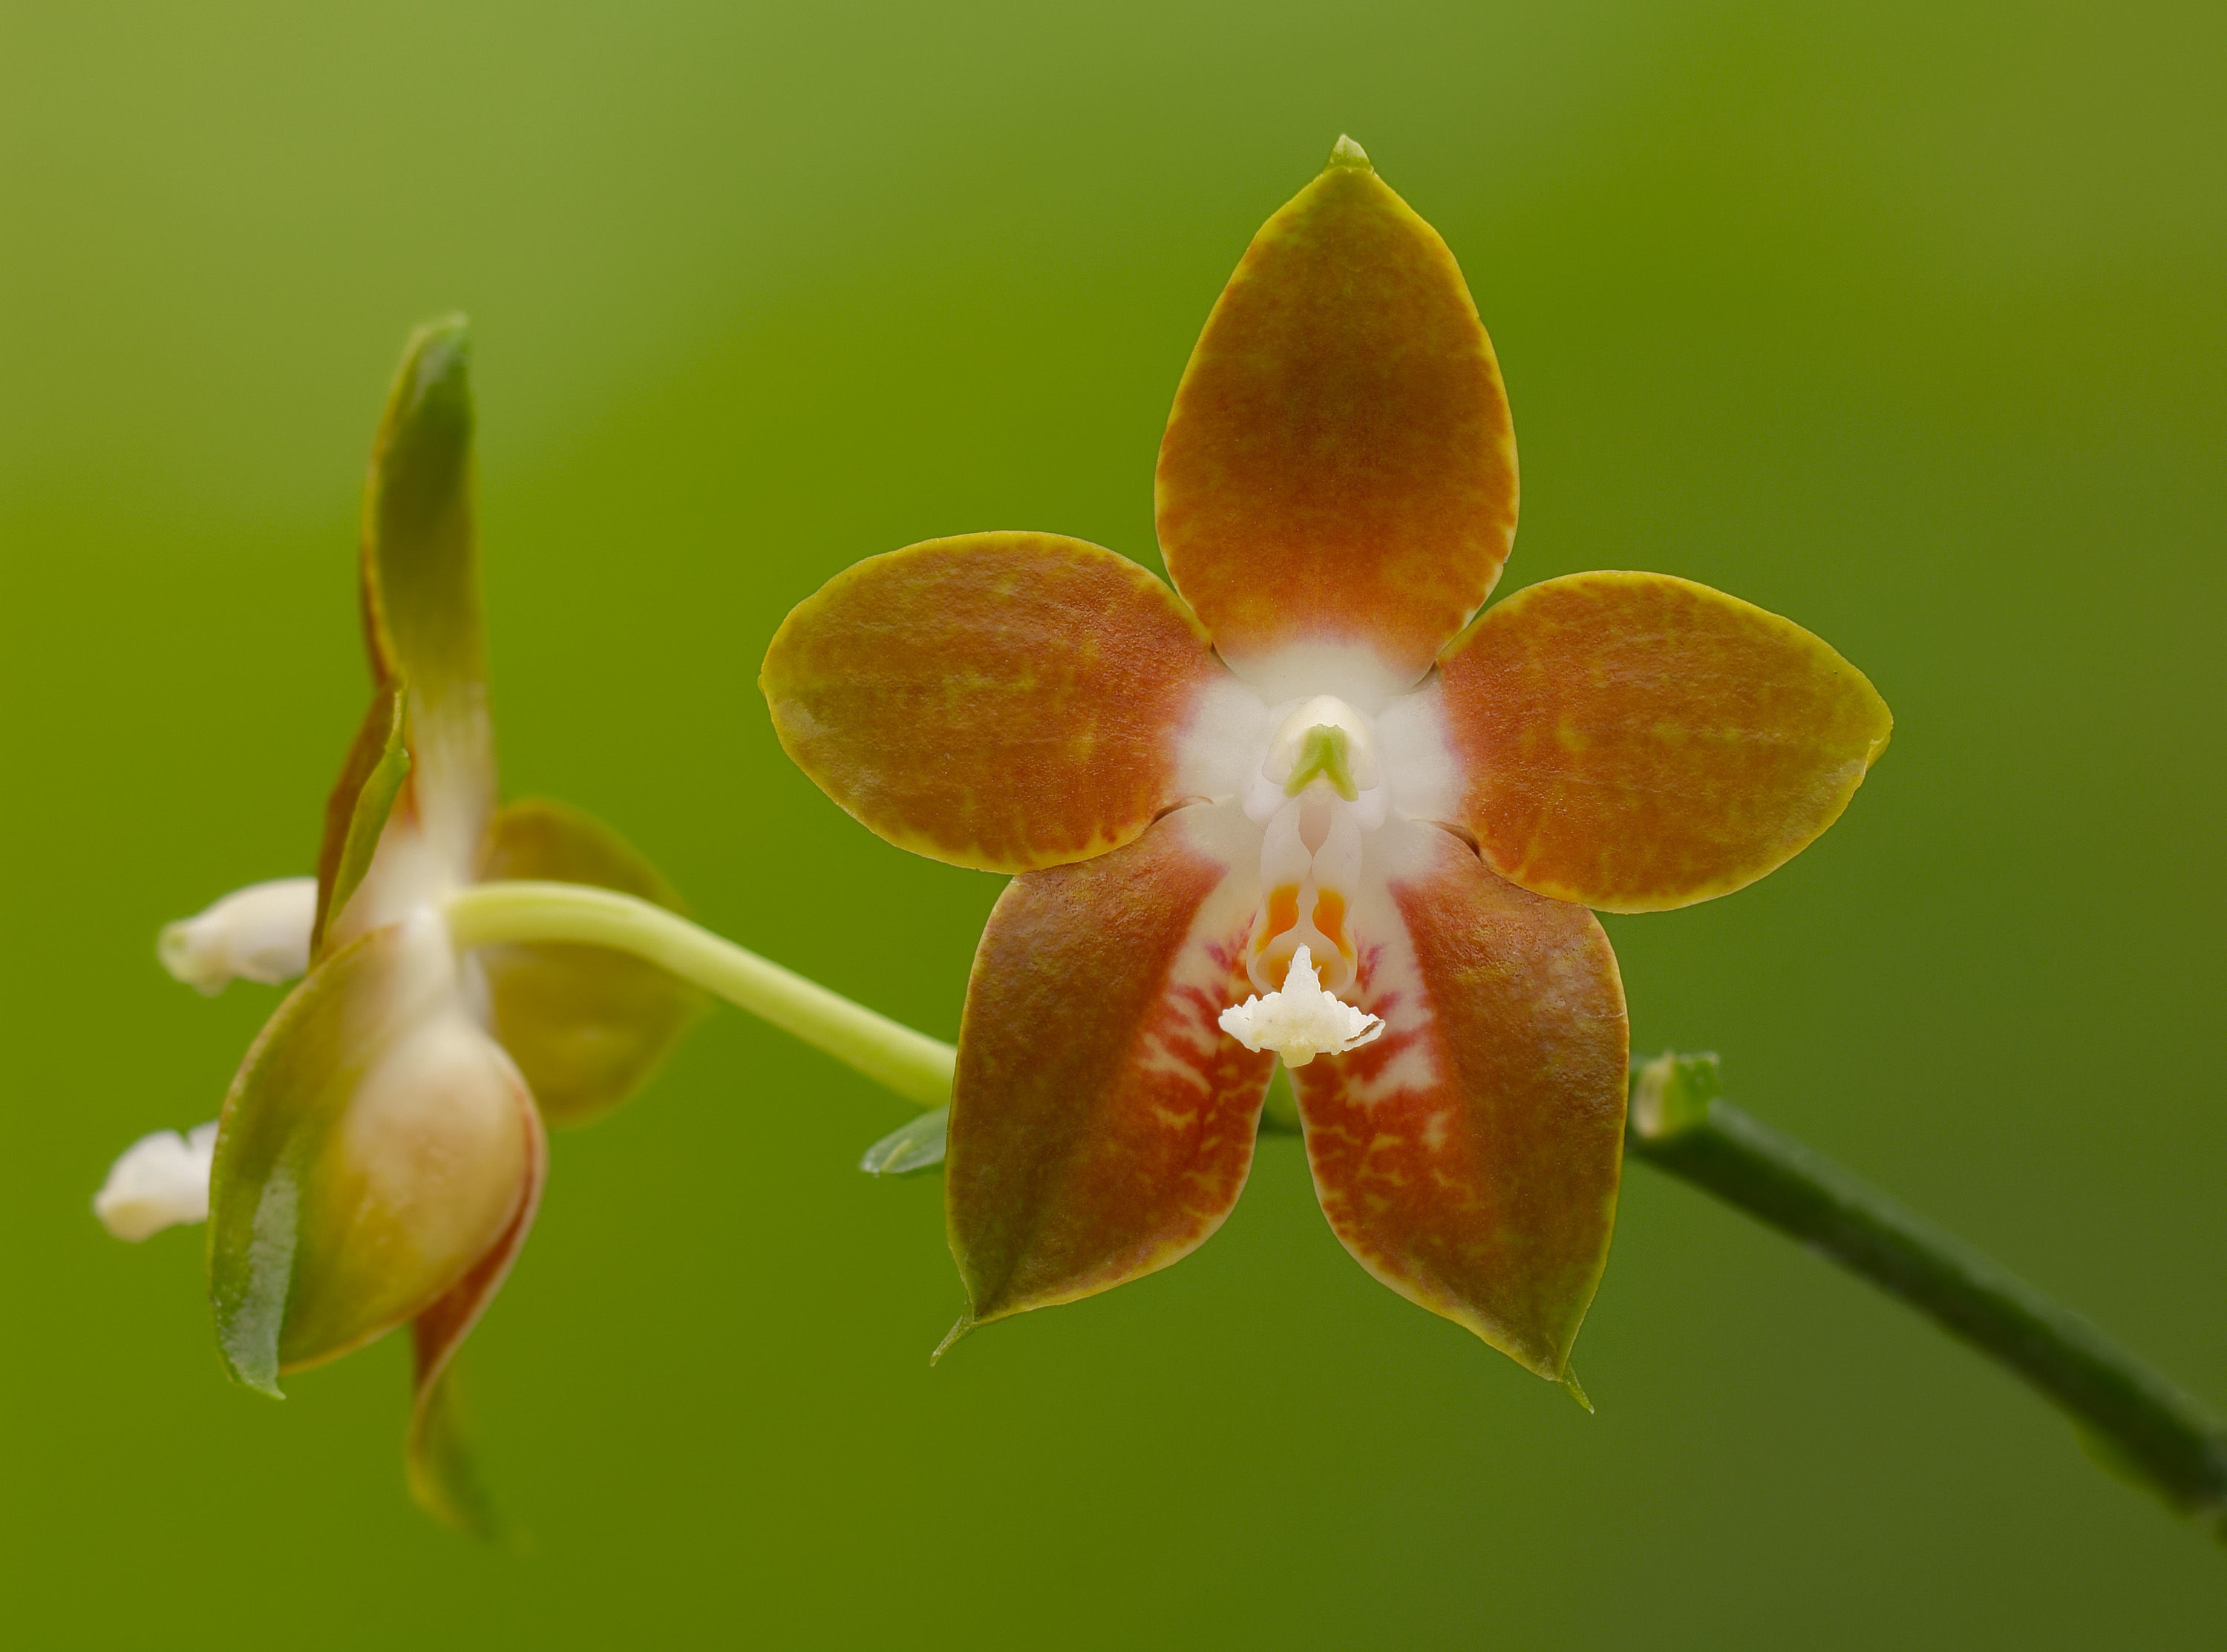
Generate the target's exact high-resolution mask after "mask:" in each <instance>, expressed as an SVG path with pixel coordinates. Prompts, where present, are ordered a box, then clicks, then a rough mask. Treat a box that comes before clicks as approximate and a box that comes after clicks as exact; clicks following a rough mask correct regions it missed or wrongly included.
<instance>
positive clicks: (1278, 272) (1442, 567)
mask: <svg viewBox="0 0 2227 1652" xmlns="http://www.w3.org/2000/svg"><path fill="white" fill-rule="evenodd" d="M1158 514H1159V536H1160V546H1161V549H1162V551H1163V552H1165V555H1166V558H1167V564H1168V575H1169V577H1171V579H1173V580H1174V581H1175V584H1176V589H1177V590H1179V591H1181V592H1182V593H1183V594H1184V597H1185V598H1186V599H1187V600H1188V601H1189V602H1190V604H1191V605H1192V607H1194V608H1195V609H1197V611H1198V616H1199V618H1200V619H1201V620H1202V621H1203V622H1205V624H1206V627H1207V628H1208V630H1209V631H1211V632H1212V633H1213V634H1214V641H1215V645H1216V647H1218V648H1220V649H1221V650H1222V657H1223V658H1224V659H1226V660H1228V661H1229V662H1230V664H1231V665H1233V666H1235V667H1237V669H1238V670H1239V671H1240V672H1246V671H1248V670H1250V669H1252V668H1253V667H1255V666H1256V665H1265V663H1266V661H1267V656H1270V655H1272V654H1274V653H1275V652H1276V651H1278V650H1279V649H1281V648H1283V647H1286V646H1288V645H1291V644H1293V643H1316V644H1330V645H1347V646H1352V645H1359V646H1362V647H1367V648H1369V650H1370V651H1372V652H1373V653H1375V654H1376V655H1377V656H1378V657H1379V658H1380V659H1381V660H1382V661H1383V663H1384V664H1385V666H1386V667H1388V669H1389V670H1390V672H1391V673H1392V674H1393V675H1394V676H1395V677H1397V678H1398V679H1401V681H1402V682H1403V683H1406V682H1413V680H1414V679H1417V678H1418V677H1420V676H1421V675H1422V674H1423V673H1425V672H1426V671H1427V670H1428V669H1429V668H1430V665H1431V660H1432V658H1433V655H1435V654H1437V653H1438V651H1439V646H1440V645H1441V644H1442V643H1444V642H1445V640H1446V639H1447V638H1448V637H1451V636H1452V635H1454V633H1455V632H1457V631H1458V630H1459V629H1461V628H1462V624H1463V622H1464V621H1466V620H1467V619H1468V618H1469V616H1471V614H1473V613H1475V612H1476V611H1477V604H1479V603H1482V602H1484V599H1485V597H1486V596H1488V595H1489V594H1490V592H1491V590H1492V586H1493V582H1494V581H1495V580H1496V579H1497V578H1498V577H1500V568H1501V564H1503V562H1505V561H1506V560H1507V559H1508V548H1509V542H1510V540H1511V539H1513V538H1514V536H1515V533H1516V437H1515V431H1514V428H1513V426H1512V425H1511V424H1510V423H1509V414H1508V398H1507V395H1506V393H1505V392H1503V389H1502V387H1501V382H1500V367H1499V364H1498V362H1497V361H1496V360H1495V359H1494V357H1493V353H1492V341H1490V339H1488V338H1487V337H1486V336H1485V332H1484V324H1483V323H1482V322H1479V321H1478V320H1477V306H1476V305H1475V304H1474V303H1471V299H1470V296H1469V289H1468V287H1467V286H1466V285H1465V284H1464V283H1463V281H1462V274H1461V270H1460V268H1459V267H1458V265H1456V264H1455V263H1454V256H1453V254H1452V252H1449V251H1447V249H1446V244H1445V242H1444V241H1442V240H1440V239H1439V233H1438V232H1437V231H1436V230H1434V229H1433V228H1432V227H1431V226H1429V225H1428V224H1426V223H1425V222H1424V221H1423V220H1421V219H1420V218H1418V217H1417V216H1416V215H1415V214H1414V213H1413V212H1412V211H1411V210H1409V208H1408V206H1407V202H1405V201H1402V200H1401V199H1400V197H1399V196H1398V195H1394V194H1393V193H1392V191H1391V190H1390V189H1388V188H1386V187H1385V185H1384V182H1383V181H1382V179H1380V178H1378V177H1377V175H1376V174H1375V171H1374V169H1372V168H1371V167H1370V166H1369V157H1368V156H1365V155H1363V154H1362V151H1361V149H1360V147H1359V145H1357V144H1354V143H1353V142H1352V141H1351V140H1350V139H1341V140H1340V141H1339V144H1338V146H1337V149H1336V150H1334V151H1332V153H1331V156H1330V164H1329V165H1328V166H1327V167H1326V168H1324V170H1323V173H1322V175H1321V176H1319V177H1318V178H1317V179H1316V180H1315V181H1314V182H1312V183H1311V184H1309V185H1308V186H1307V187H1306V188H1305V189H1303V190H1301V191H1300V192H1299V195H1298V196H1297V197H1296V198H1294V199H1293V200H1292V201H1291V203H1290V204H1289V205H1287V206H1286V207H1284V209H1283V210H1282V211H1281V212H1279V213H1278V214H1276V215H1275V216H1274V217H1273V218H1271V219H1270V220H1268V221H1267V224H1266V225H1265V226H1263V227H1262V228H1261V231H1260V233H1259V234H1258V235H1256V236H1255V237H1254V239H1253V245H1252V246H1250V247H1249V248H1248V249H1247V251H1246V253H1245V257H1244V260H1243V261H1242V262H1241V263H1240V264H1239V265H1238V266H1237V272H1236V273H1235V275H1233V276H1232V277H1230V279H1229V285H1228V290H1226V291H1224V292H1223V294H1222V299H1221V302H1220V303H1217V304H1216V305H1215V307H1214V313H1213V315H1212V316H1209V317H1208V319H1207V323H1206V330H1205V332H1204V333H1203V334H1202V335H1200V338H1199V341H1198V348H1196V350H1194V351H1193V352H1192V353H1191V358H1190V367H1188V368H1187V369H1186V370H1185V371H1184V378H1183V384H1182V386H1181V387H1180V388H1179V389H1178V390H1177V392H1176V402H1175V410H1174V411H1173V412H1172V413H1171V415H1170V416H1169V418H1168V430H1167V436H1166V437H1165V440H1164V441H1163V442H1162V443H1161V445H1160V463H1159V477H1158Z"/></svg>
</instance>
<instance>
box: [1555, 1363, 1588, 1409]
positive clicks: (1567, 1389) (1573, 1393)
mask: <svg viewBox="0 0 2227 1652" xmlns="http://www.w3.org/2000/svg"><path fill="white" fill-rule="evenodd" d="M1562 1392H1563V1393H1564V1394H1567V1395H1569V1396H1570V1398H1571V1399H1572V1400H1575V1401H1576V1402H1577V1405H1578V1409H1579V1410H1580V1411H1582V1412H1584V1413H1586V1416H1588V1417H1590V1416H1592V1414H1593V1402H1592V1400H1589V1399H1587V1398H1586V1390H1585V1385H1584V1384H1582V1383H1580V1382H1579V1381H1578V1374H1577V1373H1576V1372H1575V1371H1572V1370H1568V1369H1567V1368H1566V1369H1565V1370H1564V1371H1563V1373H1562Z"/></svg>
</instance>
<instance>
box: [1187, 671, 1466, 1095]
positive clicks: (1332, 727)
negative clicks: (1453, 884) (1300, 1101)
mask: <svg viewBox="0 0 2227 1652" xmlns="http://www.w3.org/2000/svg"><path fill="white" fill-rule="evenodd" d="M1318 688H1329V689H1331V690H1334V691H1335V692H1330V693H1315V694H1313V695H1311V696H1310V695H1309V694H1308V693H1307V692H1306V691H1308V690H1309V689H1318ZM1427 689H1428V684H1424V685H1420V686H1416V687H1413V688H1410V687H1407V686H1403V685H1402V684H1401V683H1400V682H1398V681H1396V680H1395V679H1394V673H1388V672H1387V671H1386V670H1385V669H1384V667H1383V666H1382V662H1381V661H1378V660H1375V657H1374V656H1373V655H1369V654H1365V653H1364V652H1359V651H1356V650H1353V649H1341V648H1334V647H1332V648H1325V647H1315V646H1298V647H1292V648H1291V649H1288V650H1286V653H1285V654H1283V655H1280V656H1279V657H1278V658H1277V659H1275V660H1270V661H1268V662H1267V664H1266V665H1265V666H1262V665H1260V663H1259V662H1255V666H1254V668H1253V669H1251V670H1250V671H1248V674H1247V676H1245V677H1244V678H1243V679H1238V678H1235V677H1233V678H1230V679H1228V680H1226V681H1224V682H1222V683H1220V684H1217V685H1216V687H1214V688H1213V689H1212V690H1210V691H1209V692H1208V693H1207V694H1206V695H1205V696H1203V698H1202V699H1201V700H1200V702H1199V705H1198V707H1197V710H1196V711H1195V712H1194V714H1193V716H1192V718H1191V721H1190V726H1189V727H1188V728H1187V729H1186V730H1185V731H1184V740H1183V746H1182V752H1181V757H1180V760H1179V768H1178V771H1177V772H1178V775H1179V781H1178V784H1179V785H1180V786H1181V787H1182V788H1183V789H1184V791H1186V792H1188V793H1189V794H1191V795H1193V796H1195V797H1199V798H1203V799H1206V800H1210V801H1212V802H1213V803H1214V804H1216V805H1217V806H1219V807H1222V808H1225V809H1228V811H1229V812H1230V813H1231V814H1233V815H1236V814H1241V815H1242V816H1243V817H1244V818H1245V819H1246V820H1248V821H1249V822H1250V823H1251V824H1252V825H1253V826H1254V827H1255V828H1256V829H1258V830H1259V832H1260V839H1259V842H1260V896H1259V900H1260V904H1259V906H1258V907H1257V909H1255V911H1254V918H1253V925H1252V929H1251V932H1250V934H1248V936H1247V938H1246V942H1245V954H1244V966H1245V973H1246V975H1247V977H1248V979H1249V980H1250V982H1251V984H1252V985H1253V986H1254V988H1255V989H1257V990H1256V992H1255V993H1254V997H1253V998H1249V999H1248V1000H1247V1002H1246V1003H1245V1004H1241V1005H1233V1006H1232V1007H1231V1008H1230V1009H1229V1011H1228V1013H1227V1014H1226V1015H1225V1017H1223V1020H1222V1025H1223V1026H1224V1027H1225V1028H1226V1029H1228V1031H1229V1032H1230V1034H1231V1036H1234V1037H1237V1038H1240V1039H1241V1040H1242V1041H1243V1042H1244V1043H1246V1045H1247V1047H1248V1048H1249V1049H1276V1050H1279V1052H1281V1053H1282V1054H1283V1056H1284V1058H1285V1062H1286V1065H1287V1066H1292V1067H1297V1066H1299V1065H1300V1064H1302V1063H1303V1062H1309V1061H1312V1060H1313V1059H1314V1058H1315V1057H1316V1056H1318V1055H1333V1054H1338V1053H1342V1052H1343V1051H1344V1050H1347V1049H1353V1048H1354V1047H1355V1046H1356V1044H1357V1043H1365V1042H1366V1041H1367V1039H1368V1038H1370V1037H1374V1036H1375V1032H1374V1031H1368V1032H1365V1033H1364V1032H1363V1031H1362V1029H1364V1028H1368V1027H1370V1026H1371V1025H1372V1024H1374V1018H1373V1017H1370V1016H1369V1015H1367V1014H1366V1013H1365V1012H1363V1011H1361V1010H1358V1009H1356V1008H1354V1007H1353V1006H1352V1005H1350V1004H1342V1003H1340V1002H1339V1001H1338V999H1337V994H1338V993H1341V992H1343V993H1346V994H1348V995H1349V997H1350V996H1353V995H1354V994H1355V992H1356V984H1357V982H1358V979H1359V976H1360V973H1361V969H1362V964H1363V962H1364V959H1365V954H1366V949H1367V946H1368V944H1369V937H1368V936H1367V935H1366V934H1362V935H1359V936H1356V934H1355V933H1354V930H1353V923H1354V917H1355V914H1356V909H1359V910H1360V912H1361V915H1362V922H1363V923H1364V924H1365V923H1366V922H1369V913H1370V912H1373V911H1374V910H1375V907H1374V905H1373V904H1369V905H1364V904H1363V903H1362V896H1363V893H1364V891H1365V890H1369V889H1371V888H1375V887H1377V885H1378V883H1379V882H1380V881H1381V879H1382V877H1383V876H1384V875H1385V874H1386V873H1387V872H1388V871H1389V870H1390V869H1389V867H1388V865H1387V864H1385V862H1384V852H1385V848H1386V847H1388V846H1389V845H1379V846H1376V847H1373V848H1372V846H1371V845H1373V844H1377V843H1378V839H1377V837H1376V834H1377V833H1378V832H1379V830H1380V828H1382V826H1384V825H1385V824H1386V822H1387V821H1388V820H1394V821H1397V820H1446V819H1449V818H1451V811H1452V808H1453V806H1454V799H1455V796H1456V794H1457V793H1458V784H1457V781H1458V769H1457V768H1456V766H1455V764H1454V762H1453V758H1452V753H1451V752H1450V751H1449V750H1448V749H1447V746H1446V742H1445V730H1444V728H1443V726H1442V725H1441V724H1440V721H1439V712H1438V709H1437V704H1436V698H1435V697H1434V696H1433V695H1432V694H1431V693H1429V692H1426V691H1427ZM1301 958H1305V960H1307V967H1306V969H1305V972H1304V973H1300V974H1297V975H1295V974H1294V970H1295V968H1296V966H1297V965H1298V961H1299V960H1300V959H1301ZM1300 987H1304V988H1305V989H1306V990H1305V992H1298V989H1299V988H1300ZM1295 992H1297V996H1296V997H1294V993H1295ZM1310 994H1311V996H1310ZM1287 1004H1288V1005H1295V1006H1296V1005H1301V1004H1305V1005H1311V1006H1312V1007H1313V1010H1314V1011H1318V1012H1319V1013H1318V1017H1317V1018H1316V1019H1313V1020H1305V1019H1304V1018H1302V1020H1294V1019H1292V1017H1293V1015H1295V1014H1296V1013H1297V1010H1296V1008H1294V1009H1292V1010H1290V1011H1287V1010H1286V1005H1287ZM1324 1006H1329V1007H1327V1008H1326V1007H1324ZM1333 1011H1335V1017H1333ZM1263 1017H1267V1018H1266V1019H1263ZM1303 1022H1304V1024H1303ZM1349 1029H1350V1030H1349Z"/></svg>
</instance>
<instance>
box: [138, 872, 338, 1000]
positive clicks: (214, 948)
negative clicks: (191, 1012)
mask: <svg viewBox="0 0 2227 1652" xmlns="http://www.w3.org/2000/svg"><path fill="white" fill-rule="evenodd" d="M316 921H317V880H316V878H314V877H278V878H273V879H272V880H271V881H270V882H269V883H250V884H249V885H248V886H247V887H246V889H241V890H233V892H232V893H231V894H229V895H227V896H225V897H224V898H223V899H222V900H220V901H218V902H216V903H214V904H213V905H212V906H210V907H208V908H207V909H206V910H205V911H202V912H200V913H197V914H196V915H194V916H193V917H190V918H181V919H180V920H179V921H178V922H175V923H170V924H165V925H163V933H162V934H160V935H158V936H157V937H156V941H155V956H156V958H157V959H158V960H161V962H162V966H163V968H164V969H165V970H166V971H168V972H169V974H170V976H171V979H174V980H178V981H182V982H184V983H185V985H188V986H190V987H192V988H193V989H194V990H195V992H201V993H203V994H206V995H211V996H213V995H214V994H216V993H218V992H222V991H223V990H224V989H225V987H226V986H227V985H230V984H231V983H232V982H233V981H236V980H239V981H261V982H264V983H265V984H266V985H277V984H278V982H280V981H288V980H291V979H294V977H296V976H297V975H299V974H301V973H303V972H304V971H305V970H307V969H308V968H309V932H310V930H311V929H312V928H315V927H316Z"/></svg>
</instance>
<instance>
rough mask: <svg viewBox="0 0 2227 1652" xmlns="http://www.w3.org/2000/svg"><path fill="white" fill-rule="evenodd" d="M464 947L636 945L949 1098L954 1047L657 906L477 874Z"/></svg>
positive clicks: (579, 888)
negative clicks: (494, 879)
mask: <svg viewBox="0 0 2227 1652" xmlns="http://www.w3.org/2000/svg"><path fill="white" fill-rule="evenodd" d="M445 911H446V915H447V918H448V924H449V934H450V939H451V941H453V942H454V943H455V945H456V948H457V949H458V950H459V951H463V950H467V949H469V948H471V947H488V946H497V945H502V944H516V943H520V942H533V941H571V942H573V943H576V944H578V945H582V946H590V947H611V948H613V949H615V950H616V951H619V952H625V953H631V954H634V955H635V957H637V958H644V959H647V960H649V961H650V962H651V963H653V964H655V965H657V966H660V968H663V969H666V970H668V971H670V972H671V973H673V974H675V975H678V976H679V977H680V979H683V980H685V981H690V982H692V983H693V984H695V985H698V986H700V987H702V988H704V990H705V991H706V992H711V993H715V994H717V995H718V997H720V998H724V999H726V1000H727V1002H729V1003H730V1004H732V1005H737V1007H738V1008H741V1009H744V1010H748V1011H750V1013H751V1014H752V1015H754V1016H756V1017H759V1018H760V1019H761V1020H763V1021H769V1022H771V1023H772V1024H774V1025H775V1026H776V1027H779V1028H780V1029H781V1030H782V1031H784V1032H788V1033H792V1034H794V1036H797V1037H798V1038H801V1039H802V1040H803V1041H804V1042H805V1043H807V1044H810V1045H812V1046H813V1047H814V1049H822V1050H825V1051H826V1052H827V1054H829V1055H831V1056H834V1057H835V1058H836V1060H838V1061H840V1062H847V1063H848V1064H849V1065H851V1066H852V1067H854V1068H858V1071H860V1072H861V1073H864V1074H865V1075H866V1076H867V1077H868V1078H870V1079H872V1080H873V1081H875V1082H876V1083H877V1084H882V1085H885V1086H887V1087H888V1088H890V1089H892V1090H895V1091H896V1092H897V1094H899V1095H901V1096H903V1097H904V1098H905V1100H908V1101H911V1102H913V1103H915V1104H916V1105H918V1106H920V1107H941V1106H942V1105H943V1104H944V1103H945V1102H947V1101H948V1100H950V1099H951V1075H952V1070H953V1068H954V1065H955V1063H956V1062H957V1052H956V1051H955V1050H954V1049H952V1047H951V1046H950V1045H949V1044H947V1043H943V1042H942V1041H941V1039H936V1038H931V1037H929V1036H928V1035H927V1034H926V1033H922V1032H915V1031H914V1030H912V1029H911V1028H910V1027H908V1026H905V1025H903V1024H902V1023H899V1022H896V1021H892V1020H890V1018H889V1017H887V1016H884V1015H877V1014H876V1013H875V1012H874V1011H871V1010H869V1009H867V1008H866V1007H865V1005H860V1004H854V1003H852V1001H851V1000H850V999H849V998H845V997H843V996H842V994H840V993H839V992H830V991H829V990H828V989H827V988H826V987H824V986H822V985H820V984H819V983H818V982H817V981H814V980H807V979H806V978H805V977H803V976H801V975H799V974H798V973H796V972H795V971H794V970H790V969H784V968H782V966H780V965H779V964H776V963H775V962H773V961H772V960H769V959H765V958H761V957H759V956H758V954H756V953H754V952H751V951H750V950H749V949H748V948H747V947H737V945H735V943H734V942H733V941H726V940H723V939H722V938H721V937H719V936H718V935H715V934H711V932H710V931H709V930H707V929H704V928H699V927H698V926H697V925H695V924H692V923H691V922H688V920H687V919H686V918H684V917H681V916H680V915H678V914H676V913H673V912H669V911H667V909H665V908H663V907H661V906H654V905H653V904H651V903H649V902H648V901H643V900H638V899H636V898H635V896H631V895H622V894H620V893H619V892H618V891H617V890H607V889H597V888H593V887H590V885H587V884H584V883H537V882H531V881H524V880H520V881H517V882H495V883H475V884H473V885H471V886H470V887H469V888H467V889H463V890H458V891H456V893H455V894H453V895H451V896H449V898H448V901H447V904H446V908H445Z"/></svg>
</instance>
